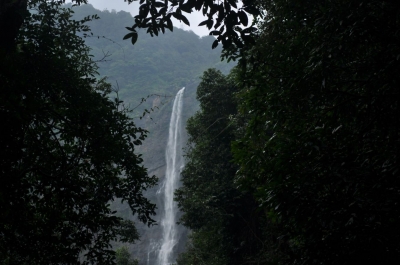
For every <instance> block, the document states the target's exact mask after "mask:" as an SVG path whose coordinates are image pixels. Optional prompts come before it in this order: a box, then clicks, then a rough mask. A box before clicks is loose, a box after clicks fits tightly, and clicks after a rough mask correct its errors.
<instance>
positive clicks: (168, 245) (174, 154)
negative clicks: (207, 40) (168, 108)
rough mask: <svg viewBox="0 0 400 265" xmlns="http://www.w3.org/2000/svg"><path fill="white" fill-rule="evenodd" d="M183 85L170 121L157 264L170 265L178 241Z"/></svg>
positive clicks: (181, 166)
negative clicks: (177, 196)
mask: <svg viewBox="0 0 400 265" xmlns="http://www.w3.org/2000/svg"><path fill="white" fill-rule="evenodd" d="M184 90H185V88H184V87H183V88H182V89H181V90H179V91H178V93H177V94H176V96H175V100H174V104H173V107H172V114H171V120H170V123H169V133H168V143H167V149H166V154H165V156H166V167H167V168H166V172H165V181H164V185H163V187H162V188H163V192H161V195H163V196H164V212H163V213H162V218H161V229H162V239H161V242H160V245H161V247H160V250H159V252H158V257H157V265H168V264H172V263H174V262H175V260H172V254H173V251H174V246H175V245H176V244H177V243H178V228H177V225H176V220H175V219H176V218H177V213H178V208H177V205H176V202H174V191H175V189H176V188H177V187H178V183H179V177H180V172H181V170H182V168H183V166H184V161H183V156H182V101H183V92H184Z"/></svg>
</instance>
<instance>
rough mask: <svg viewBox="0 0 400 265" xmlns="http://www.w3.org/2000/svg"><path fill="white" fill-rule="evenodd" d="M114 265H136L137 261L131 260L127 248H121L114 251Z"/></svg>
mask: <svg viewBox="0 0 400 265" xmlns="http://www.w3.org/2000/svg"><path fill="white" fill-rule="evenodd" d="M115 257H116V261H117V264H116V265H138V264H139V262H138V261H137V260H133V259H132V258H131V254H129V251H128V248H127V247H125V246H122V247H120V248H118V249H117V250H116V253H115Z"/></svg>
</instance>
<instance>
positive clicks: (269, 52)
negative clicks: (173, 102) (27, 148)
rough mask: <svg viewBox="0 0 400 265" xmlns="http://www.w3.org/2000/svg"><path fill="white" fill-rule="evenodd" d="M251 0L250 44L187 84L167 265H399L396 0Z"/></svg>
mask: <svg viewBox="0 0 400 265" xmlns="http://www.w3.org/2000/svg"><path fill="white" fill-rule="evenodd" d="M259 4H260V5H261V8H262V10H265V14H266V15H265V16H264V17H262V19H259V24H258V28H259V33H258V35H257V36H255V39H256V42H255V43H254V44H252V45H247V46H245V47H244V48H243V49H242V50H241V54H240V58H239V64H238V66H237V67H236V68H235V69H234V71H233V72H232V73H231V74H230V75H229V76H223V75H221V73H219V72H218V71H215V70H209V71H207V72H205V73H204V76H203V79H202V83H201V84H200V86H199V87H198V92H197V93H198V94H197V95H198V99H199V101H200V104H201V110H200V111H199V112H198V113H197V114H196V115H195V116H194V117H193V118H191V120H190V121H189V123H188V126H187V130H188V133H189V135H190V137H191V138H190V143H189V149H188V163H187V166H186V168H185V170H184V171H183V187H182V188H180V189H179V190H178V191H177V192H176V200H177V201H178V203H179V205H180V207H181V209H182V210H183V212H184V215H183V217H182V222H183V223H184V224H185V225H186V226H188V227H189V228H191V229H192V231H193V232H192V234H191V241H190V242H189V245H188V249H187V252H186V253H184V254H183V255H181V258H180V259H179V260H178V264H182V265H183V264H207V265H209V264H397V262H398V261H399V259H400V243H399V242H400V229H399V227H398V223H399V221H400V220H399V219H400V207H399V200H400V179H399V163H398V150H399V128H400V127H399V125H400V124H399V119H400V118H399V117H400V116H399V114H400V113H399V109H398V107H399V85H400V79H399V72H400V57H399V54H400V34H399V30H398V29H399V28H400V8H399V7H400V6H399V4H397V3H396V2H394V1H318V2H315V1H301V2H296V1H280V0H275V1H260V3H259Z"/></svg>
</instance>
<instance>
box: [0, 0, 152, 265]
mask: <svg viewBox="0 0 400 265" xmlns="http://www.w3.org/2000/svg"><path fill="white" fill-rule="evenodd" d="M62 2H63V1H41V0H37V1H30V2H29V3H28V5H29V8H31V9H32V10H34V12H32V13H30V14H29V15H27V17H26V19H25V22H24V24H23V27H22V28H21V29H20V33H19V35H18V38H17V44H18V46H16V47H17V48H16V49H14V50H12V49H4V48H3V46H2V47H1V49H0V58H2V59H1V62H0V63H1V64H0V88H1V89H0V93H1V94H0V106H1V107H0V122H1V124H2V137H1V138H0V158H1V159H0V174H1V180H2V185H1V187H0V211H1V213H2V214H1V217H0V234H1V237H0V259H1V260H2V261H4V264H113V263H114V251H112V250H111V249H110V242H111V241H112V240H120V241H124V242H133V241H134V240H136V239H137V233H136V229H135V227H134V225H133V223H132V222H130V221H124V220H122V219H121V218H119V217H117V216H115V212H113V211H111V210H110V208H109V203H110V202H111V201H113V200H114V199H115V198H119V199H122V200H123V201H127V202H128V204H129V206H130V208H131V210H132V212H133V213H134V214H137V215H138V217H139V219H140V220H141V221H143V222H145V223H147V224H151V223H152V222H153V220H152V219H151V215H153V214H154V209H155V206H154V205H153V204H151V203H150V202H149V201H148V200H147V199H146V198H145V197H144V196H143V192H144V191H145V190H146V189H147V188H149V187H151V186H153V185H154V184H155V182H156V179H155V177H150V176H148V174H147V171H146V169H145V168H144V167H143V166H142V165H141V163H142V158H141V157H140V155H136V154H135V149H136V147H137V145H139V144H140V141H142V140H143V139H144V138H145V137H146V133H147V132H146V131H145V130H143V129H141V128H138V127H136V125H135V124H134V123H133V121H132V120H131V118H129V116H128V115H129V110H128V109H126V108H124V106H123V105H122V102H121V101H120V100H119V99H118V98H116V99H115V100H111V99H110V92H111V86H110V84H108V83H106V82H105V80H104V79H101V80H96V79H95V77H94V75H95V74H96V70H97V67H96V65H95V64H94V63H93V61H92V60H91V57H90V56H89V54H88V51H89V49H88V48H87V46H86V45H85V44H84V41H83V40H82V39H81V38H80V37H78V36H76V35H75V34H76V33H77V32H87V31H88V28H87V27H86V26H85V25H84V23H85V22H87V21H88V20H90V18H85V19H83V20H82V21H74V20H71V10H69V9H65V8H61V7H60V4H61V3H62Z"/></svg>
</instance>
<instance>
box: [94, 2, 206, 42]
mask: <svg viewBox="0 0 400 265" xmlns="http://www.w3.org/2000/svg"><path fill="white" fill-rule="evenodd" d="M88 2H89V4H91V5H93V6H94V8H96V9H99V10H101V11H102V10H104V9H108V10H110V11H111V10H112V9H115V10H116V11H121V10H124V11H126V12H130V13H131V14H132V16H135V15H137V14H138V10H139V1H135V2H133V3H132V4H130V5H128V3H127V2H124V0H89V1H88ZM194 11H195V12H192V13H191V14H188V15H186V14H185V16H186V17H187V19H188V20H189V22H190V27H188V26H187V25H186V24H184V23H180V22H179V21H178V20H176V19H174V18H173V23H174V26H175V27H177V28H182V29H184V30H192V31H193V32H194V33H196V34H197V35H199V36H205V35H208V32H209V31H208V29H207V27H205V26H201V27H198V26H197V25H199V23H200V22H202V21H204V20H206V18H205V17H203V14H202V13H201V12H198V11H196V10H194ZM132 24H133V21H132Z"/></svg>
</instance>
